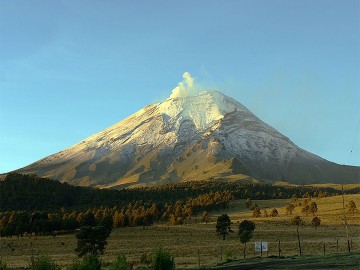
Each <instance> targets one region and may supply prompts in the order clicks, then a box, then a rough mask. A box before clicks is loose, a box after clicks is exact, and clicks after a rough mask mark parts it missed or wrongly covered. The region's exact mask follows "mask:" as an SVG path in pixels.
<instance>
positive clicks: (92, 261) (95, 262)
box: [68, 255, 101, 270]
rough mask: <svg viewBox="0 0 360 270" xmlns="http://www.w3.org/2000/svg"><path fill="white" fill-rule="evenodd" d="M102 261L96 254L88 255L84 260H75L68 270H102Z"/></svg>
mask: <svg viewBox="0 0 360 270" xmlns="http://www.w3.org/2000/svg"><path fill="white" fill-rule="evenodd" d="M100 269H101V261H100V260H99V258H98V257H97V256H95V255H87V256H85V257H84V259H83V260H82V262H75V263H74V264H72V265H71V266H70V267H68V270H100Z"/></svg>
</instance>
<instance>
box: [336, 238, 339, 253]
mask: <svg viewBox="0 0 360 270" xmlns="http://www.w3.org/2000/svg"><path fill="white" fill-rule="evenodd" d="M338 251H339V239H336V252H338Z"/></svg>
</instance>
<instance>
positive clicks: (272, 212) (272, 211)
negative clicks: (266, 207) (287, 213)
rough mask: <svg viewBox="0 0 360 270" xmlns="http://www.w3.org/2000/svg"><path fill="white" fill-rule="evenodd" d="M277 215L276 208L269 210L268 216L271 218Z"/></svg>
mask: <svg viewBox="0 0 360 270" xmlns="http://www.w3.org/2000/svg"><path fill="white" fill-rule="evenodd" d="M278 215H279V212H278V210H276V208H274V209H273V210H271V212H270V216H272V217H277V216H278Z"/></svg>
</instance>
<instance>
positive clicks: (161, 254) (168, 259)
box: [152, 248, 175, 270]
mask: <svg viewBox="0 0 360 270" xmlns="http://www.w3.org/2000/svg"><path fill="white" fill-rule="evenodd" d="M152 268H153V269H154V270H174V269H175V262H174V258H173V257H172V256H171V255H170V253H168V252H166V251H164V250H163V249H162V248H159V249H158V250H157V251H156V252H155V255H154V260H153V267H152Z"/></svg>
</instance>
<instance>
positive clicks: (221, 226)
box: [216, 214, 232, 240]
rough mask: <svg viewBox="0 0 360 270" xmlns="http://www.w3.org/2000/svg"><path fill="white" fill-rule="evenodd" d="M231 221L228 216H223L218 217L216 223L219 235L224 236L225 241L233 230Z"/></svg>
mask: <svg viewBox="0 0 360 270" xmlns="http://www.w3.org/2000/svg"><path fill="white" fill-rule="evenodd" d="M230 224H231V220H230V218H229V216H228V215H227V214H222V215H221V216H220V217H218V219H217V222H216V232H217V234H218V235H222V236H223V240H225V236H226V235H228V234H229V233H230V232H232V230H231V229H230Z"/></svg>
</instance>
